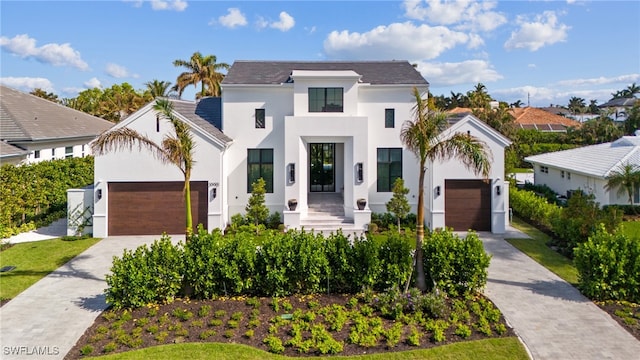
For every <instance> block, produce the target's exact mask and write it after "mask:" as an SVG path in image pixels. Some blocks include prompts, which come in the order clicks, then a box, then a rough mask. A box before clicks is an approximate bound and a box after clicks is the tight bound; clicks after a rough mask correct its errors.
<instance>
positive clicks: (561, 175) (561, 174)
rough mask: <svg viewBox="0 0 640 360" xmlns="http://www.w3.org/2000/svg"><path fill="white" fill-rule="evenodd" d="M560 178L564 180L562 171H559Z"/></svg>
mask: <svg viewBox="0 0 640 360" xmlns="http://www.w3.org/2000/svg"><path fill="white" fill-rule="evenodd" d="M560 177H561V178H563V179H564V170H562V171H560Z"/></svg>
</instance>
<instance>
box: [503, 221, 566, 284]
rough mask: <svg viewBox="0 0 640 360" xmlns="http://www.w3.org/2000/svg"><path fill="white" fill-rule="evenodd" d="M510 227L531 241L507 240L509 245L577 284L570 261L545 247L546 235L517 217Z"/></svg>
mask: <svg viewBox="0 0 640 360" xmlns="http://www.w3.org/2000/svg"><path fill="white" fill-rule="evenodd" d="M511 225H513V227H515V228H516V229H518V230H520V231H522V232H524V233H525V234H527V235H529V236H530V237H531V239H507V241H508V242H509V243H510V244H511V245H513V246H515V247H516V248H517V249H518V250H520V251H522V252H523V253H525V254H527V256H529V257H530V258H532V259H533V260H535V261H536V262H538V263H539V264H540V265H542V266H544V267H546V268H547V269H549V270H551V271H552V272H553V273H555V274H556V275H558V276H560V277H561V278H562V279H564V280H565V281H566V282H568V283H570V284H572V285H574V286H575V285H577V284H578V270H577V269H576V268H575V266H573V262H572V261H571V260H569V259H567V258H566V257H564V256H562V255H560V254H559V253H557V252H555V251H553V250H551V249H550V248H549V247H548V246H547V245H546V243H547V242H548V241H549V236H548V235H547V234H545V233H543V232H541V231H540V230H538V229H536V228H535V227H533V226H531V225H529V224H527V223H526V222H524V221H522V220H521V219H519V218H517V217H514V218H513V221H512V222H511Z"/></svg>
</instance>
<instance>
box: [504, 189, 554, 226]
mask: <svg viewBox="0 0 640 360" xmlns="http://www.w3.org/2000/svg"><path fill="white" fill-rule="evenodd" d="M509 204H510V205H511V208H512V209H513V212H514V213H515V214H516V215H518V216H520V217H521V218H523V219H527V220H529V221H532V222H533V223H534V224H536V225H539V226H542V227H544V228H546V229H551V219H554V218H557V217H560V214H561V212H562V208H560V207H559V206H557V205H552V204H549V203H547V201H546V199H545V198H542V197H540V196H538V195H536V194H535V193H534V192H532V191H527V190H519V189H518V188H516V187H511V188H510V189H509Z"/></svg>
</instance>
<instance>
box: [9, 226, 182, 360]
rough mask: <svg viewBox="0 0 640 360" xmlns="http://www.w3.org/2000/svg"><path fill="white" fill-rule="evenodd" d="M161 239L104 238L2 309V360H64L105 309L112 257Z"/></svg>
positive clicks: (175, 237) (173, 238)
mask: <svg viewBox="0 0 640 360" xmlns="http://www.w3.org/2000/svg"><path fill="white" fill-rule="evenodd" d="M159 238H160V236H115V237H109V238H105V239H103V240H101V241H100V242H98V243H96V244H95V245H93V246H92V247H90V248H89V249H87V250H86V251H84V252H83V253H82V254H80V255H78V256H77V257H75V258H74V259H72V260H71V261H69V262H68V263H66V264H65V265H63V266H61V267H60V268H58V269H57V270H55V271H54V272H52V273H50V274H49V275H47V276H45V277H44V278H42V279H41V280H40V281H38V282H37V283H35V284H34V285H33V286H31V287H29V288H28V289H26V290H25V291H23V292H22V293H20V294H19V295H18V296H16V297H15V298H13V299H12V300H11V301H9V302H8V303H7V304H5V305H4V306H2V307H0V344H1V347H2V349H1V351H2V352H1V353H0V358H2V359H51V360H54V359H62V358H64V357H65V355H66V354H67V353H68V352H69V350H70V349H71V348H72V347H73V346H74V345H75V343H76V342H77V341H78V339H79V338H80V337H81V336H82V334H84V332H85V330H86V329H87V328H88V327H89V326H91V325H92V324H93V322H94V321H95V319H96V317H97V316H98V315H99V314H100V313H101V312H102V311H103V310H105V309H106V308H107V304H106V302H105V294H104V290H105V288H106V283H105V275H106V274H107V273H108V272H109V270H110V268H111V263H112V260H113V256H121V255H122V252H123V251H124V249H125V248H127V249H135V248H136V247H138V246H140V245H142V244H151V243H152V242H153V241H154V240H155V239H159ZM182 239H184V236H182ZM179 240H181V238H180V236H172V241H173V242H178V241H179Z"/></svg>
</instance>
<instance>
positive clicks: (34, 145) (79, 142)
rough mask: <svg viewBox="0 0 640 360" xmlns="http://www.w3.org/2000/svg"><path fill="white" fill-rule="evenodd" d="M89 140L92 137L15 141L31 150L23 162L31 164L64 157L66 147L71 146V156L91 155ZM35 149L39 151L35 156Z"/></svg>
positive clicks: (65, 155)
mask: <svg viewBox="0 0 640 360" xmlns="http://www.w3.org/2000/svg"><path fill="white" fill-rule="evenodd" d="M91 140H92V139H87V138H83V139H73V140H62V141H43V142H30V143H19V144H18V143H16V145H18V146H20V147H22V148H24V149H26V150H27V151H30V152H31V153H30V154H29V155H28V156H27V158H26V160H25V161H24V163H27V164H32V163H37V162H40V161H48V160H55V159H64V158H66V157H67V155H68V154H67V151H66V148H67V147H72V152H71V153H70V154H71V155H72V157H85V156H88V155H91V149H90V147H89V145H88V144H89V142H90V141H91ZM83 147H84V148H83ZM83 150H84V151H83ZM36 151H39V152H40V154H39V157H37V158H36V156H35V155H36Z"/></svg>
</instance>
